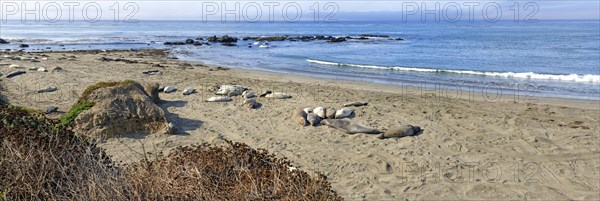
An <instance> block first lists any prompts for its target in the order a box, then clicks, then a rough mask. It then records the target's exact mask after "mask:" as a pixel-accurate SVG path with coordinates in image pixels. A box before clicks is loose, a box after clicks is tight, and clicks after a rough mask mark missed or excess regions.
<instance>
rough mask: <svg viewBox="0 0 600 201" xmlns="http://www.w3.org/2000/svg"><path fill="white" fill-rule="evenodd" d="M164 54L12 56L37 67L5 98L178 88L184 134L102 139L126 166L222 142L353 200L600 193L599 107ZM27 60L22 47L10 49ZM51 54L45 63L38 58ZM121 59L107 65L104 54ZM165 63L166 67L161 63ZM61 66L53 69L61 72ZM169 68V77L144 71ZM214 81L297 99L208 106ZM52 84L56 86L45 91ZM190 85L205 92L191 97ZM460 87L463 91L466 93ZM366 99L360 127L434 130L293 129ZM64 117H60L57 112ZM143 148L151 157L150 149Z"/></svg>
mask: <svg viewBox="0 0 600 201" xmlns="http://www.w3.org/2000/svg"><path fill="white" fill-rule="evenodd" d="M158 52H160V51H157V50H155V51H134V52H132V51H109V52H94V51H82V52H64V53H60V52H58V53H31V54H23V55H22V56H26V57H29V56H36V57H38V58H39V59H38V60H39V61H40V62H36V63H34V62H30V61H24V60H22V61H13V60H7V59H6V58H3V59H2V60H0V64H18V65H20V66H22V67H25V68H29V67H34V66H39V67H44V68H46V69H48V70H49V71H50V72H37V71H28V70H27V69H24V70H26V71H27V73H26V74H24V75H19V76H16V77H13V78H9V79H8V78H5V75H6V74H8V73H9V72H10V71H12V70H14V69H9V67H8V66H7V65H2V66H0V72H1V73H2V74H4V76H3V77H2V78H1V79H0V86H1V88H2V89H1V90H2V91H1V94H0V95H1V96H2V97H3V98H5V99H7V100H8V101H9V102H10V103H12V104H15V105H20V106H24V107H28V108H35V109H40V110H45V108H46V107H48V106H58V107H59V111H61V112H66V111H68V109H69V108H70V106H71V105H73V104H74V103H75V101H77V98H78V96H79V95H80V94H81V93H82V91H83V90H84V89H85V88H86V87H87V86H89V85H92V84H94V83H96V82H100V81H122V80H126V79H129V80H135V81H138V82H141V83H149V82H157V83H160V85H161V86H176V87H177V88H178V89H179V91H177V92H176V93H170V94H165V93H161V98H162V99H163V103H161V104H160V106H161V107H163V108H164V109H165V110H166V111H168V117H169V119H170V121H172V122H173V123H174V124H175V125H176V126H177V127H178V129H179V131H178V134H176V135H162V134H152V135H147V136H141V135H133V134H132V135H125V136H121V137H115V138H112V139H109V140H107V141H105V142H101V146H102V147H104V148H105V149H107V151H108V153H109V154H111V155H113V158H115V159H116V160H117V161H123V162H130V161H133V160H139V159H141V158H143V157H152V154H148V152H150V153H156V152H158V151H165V152H166V151H168V150H169V149H172V148H174V147H177V146H181V145H188V144H194V143H203V142H208V143H214V144H220V143H222V142H223V139H229V140H232V141H236V142H242V143H246V144H248V145H250V146H251V147H254V148H264V149H267V150H269V151H270V152H271V153H274V154H276V155H278V156H281V157H287V158H289V159H290V160H291V161H293V162H294V163H293V164H294V165H295V166H296V167H297V168H299V169H302V170H305V171H307V172H313V171H319V172H321V173H323V174H325V175H326V176H327V177H328V179H329V181H330V182H331V183H332V185H333V188H334V189H335V190H336V191H337V192H338V193H339V194H340V195H342V196H343V197H344V198H346V199H347V200H405V199H408V200H434V199H437V200H465V199H474V200H516V199H518V200H522V199H537V200H568V199H576V200H584V199H585V200H598V199H600V193H599V192H600V152H599V149H600V141H599V140H600V138H599V134H600V132H599V131H600V130H599V129H600V128H599V127H600V126H599V121H600V102H599V101H585V100H567V99H550V98H539V97H528V96H527V95H526V94H519V96H516V95H515V93H514V92H503V93H502V94H503V95H502V96H500V97H497V96H496V94H494V93H492V92H488V93H483V94H482V93H481V91H477V90H469V89H467V90H466V91H459V92H457V91H445V90H431V89H424V88H421V87H420V86H419V85H418V84H413V85H410V86H406V87H398V86H389V85H387V86H386V85H378V84H369V83H361V82H357V81H354V82H350V81H339V80H332V79H317V78H308V77H300V76H292V75H282V74H275V73H266V72H258V71H246V70H238V69H230V70H222V69H217V68H216V67H214V66H207V65H202V64H193V63H192V64H189V63H185V62H181V61H178V60H174V59H168V57H165V56H164V55H161V54H159V53H158ZM11 54H12V55H19V53H11ZM44 57H46V58H48V59H47V60H42V59H41V58H44ZM101 57H107V58H111V59H117V58H122V59H124V60H123V61H101V60H99V58H101ZM155 64H160V65H161V66H162V67H156V65H155ZM57 66H59V67H61V68H62V69H63V71H61V72H51V70H52V68H54V67H57ZM146 70H160V72H161V73H162V74H161V75H146V74H143V73H142V72H143V71H146ZM215 84H240V85H243V86H245V87H247V88H250V89H252V90H253V91H255V92H257V93H261V92H262V91H264V90H272V91H283V92H285V93H287V94H289V95H292V96H293V98H291V99H287V100H268V99H264V98H259V99H258V101H259V102H260V103H261V104H262V107H260V108H259V109H256V110H249V109H246V108H242V107H240V105H241V102H242V98H241V97H235V98H234V101H233V102H229V103H208V102H204V101H203V100H204V99H207V98H209V97H211V96H213V95H212V94H209V93H208V92H205V91H202V89H204V88H206V87H209V86H213V85H215ZM44 87H58V88H59V90H58V91H56V92H50V93H42V94H39V93H37V90H39V89H41V88H44ZM186 87H193V88H195V89H196V90H198V93H196V94H192V95H189V96H184V95H183V94H182V91H183V89H184V88H186ZM459 93H460V95H458V94H459ZM353 101H365V102H369V105H368V106H365V107H356V108H353V109H354V110H355V117H354V119H353V120H352V121H353V122H356V123H360V124H363V125H367V126H371V127H375V128H379V129H384V130H385V129H390V128H393V127H395V126H400V125H405V124H411V125H416V126H420V127H421V128H423V129H424V130H425V131H424V132H423V134H421V135H419V136H414V137H406V138H400V139H385V140H380V139H378V138H377V136H376V135H365V134H356V135H348V134H345V133H343V132H341V131H338V130H334V129H332V128H328V127H326V126H319V127H301V126H299V125H296V124H294V123H293V122H292V121H291V120H290V117H289V113H290V111H291V110H292V109H294V108H304V107H317V106H322V107H328V106H331V107H335V108H337V109H340V108H341V105H342V104H344V103H346V102H353ZM50 116H52V117H56V118H58V117H59V116H60V114H52V115H50ZM144 153H146V154H144Z"/></svg>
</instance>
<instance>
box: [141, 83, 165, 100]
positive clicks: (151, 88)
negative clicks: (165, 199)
mask: <svg viewBox="0 0 600 201" xmlns="http://www.w3.org/2000/svg"><path fill="white" fill-rule="evenodd" d="M163 90H164V89H163ZM144 91H146V93H147V94H148V96H150V99H152V102H154V103H157V104H158V103H159V102H160V97H159V96H158V94H159V92H160V90H159V85H158V83H151V84H146V85H145V86H144Z"/></svg>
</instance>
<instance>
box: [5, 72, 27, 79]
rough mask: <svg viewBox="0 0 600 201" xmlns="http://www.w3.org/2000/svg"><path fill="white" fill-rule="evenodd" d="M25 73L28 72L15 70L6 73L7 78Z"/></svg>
mask: <svg viewBox="0 0 600 201" xmlns="http://www.w3.org/2000/svg"><path fill="white" fill-rule="evenodd" d="M25 73H27V72H25V71H13V72H10V73H8V74H7V75H6V78H11V77H15V76H18V75H22V74H25Z"/></svg>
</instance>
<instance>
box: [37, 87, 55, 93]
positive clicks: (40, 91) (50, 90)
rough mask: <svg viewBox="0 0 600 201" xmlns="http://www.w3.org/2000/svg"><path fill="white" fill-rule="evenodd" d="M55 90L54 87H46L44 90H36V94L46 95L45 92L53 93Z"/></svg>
mask: <svg viewBox="0 0 600 201" xmlns="http://www.w3.org/2000/svg"><path fill="white" fill-rule="evenodd" d="M56 90H58V88H56V87H46V88H43V89H40V90H38V91H37V92H38V93H47V92H53V91H56Z"/></svg>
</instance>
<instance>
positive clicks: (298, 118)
mask: <svg viewBox="0 0 600 201" xmlns="http://www.w3.org/2000/svg"><path fill="white" fill-rule="evenodd" d="M306 117H307V114H306V112H304V110H302V109H294V110H292V113H291V119H292V122H294V123H297V124H300V125H301V126H306V125H308V122H307V120H306Z"/></svg>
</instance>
